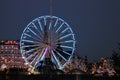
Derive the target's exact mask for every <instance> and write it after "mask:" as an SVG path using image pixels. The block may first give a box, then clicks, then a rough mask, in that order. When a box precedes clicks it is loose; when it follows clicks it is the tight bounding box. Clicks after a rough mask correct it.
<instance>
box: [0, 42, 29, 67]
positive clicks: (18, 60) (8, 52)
mask: <svg viewBox="0 0 120 80" xmlns="http://www.w3.org/2000/svg"><path fill="white" fill-rule="evenodd" d="M3 65H6V66H7V68H12V67H16V68H27V67H28V66H27V65H25V61H24V60H23V58H22V56H21V54H20V51H19V41H18V40H1V41H0V68H1V67H2V66H3Z"/></svg>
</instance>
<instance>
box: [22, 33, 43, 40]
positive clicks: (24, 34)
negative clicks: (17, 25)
mask: <svg viewBox="0 0 120 80" xmlns="http://www.w3.org/2000/svg"><path fill="white" fill-rule="evenodd" d="M24 35H26V36H28V37H30V38H32V39H34V40H37V41H42V40H40V39H37V38H34V37H32V36H31V35H29V34H27V33H24Z"/></svg>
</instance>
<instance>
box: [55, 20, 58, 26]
mask: <svg viewBox="0 0 120 80" xmlns="http://www.w3.org/2000/svg"><path fill="white" fill-rule="evenodd" d="M57 23H58V19H57V20H56V22H55V24H54V27H56V25H57Z"/></svg>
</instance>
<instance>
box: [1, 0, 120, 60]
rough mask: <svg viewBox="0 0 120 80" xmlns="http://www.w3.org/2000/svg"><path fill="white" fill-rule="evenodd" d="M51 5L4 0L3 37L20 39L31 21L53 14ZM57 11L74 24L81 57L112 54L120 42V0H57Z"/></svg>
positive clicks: (42, 0) (43, 1)
mask: <svg viewBox="0 0 120 80" xmlns="http://www.w3.org/2000/svg"><path fill="white" fill-rule="evenodd" d="M49 6H50V0H0V39H1V40H16V39H17V40H19V39H20V36H21V34H22V31H23V30H24V28H25V27H26V25H27V24H28V23H29V22H30V21H32V20H33V19H35V18H37V17H39V16H43V15H49V14H50V9H49V8H50V7H49ZM53 15H54V16H57V17H60V18H62V19H64V20H65V21H66V22H67V23H68V24H69V25H70V26H71V28H72V29H73V31H74V33H75V38H76V46H77V47H76V50H77V51H78V53H79V55H80V56H81V57H84V56H85V55H87V56H88V59H89V60H96V59H100V57H102V56H105V57H106V56H110V55H111V54H112V49H113V48H115V47H117V42H120V0H53Z"/></svg>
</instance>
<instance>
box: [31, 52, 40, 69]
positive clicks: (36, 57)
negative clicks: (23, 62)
mask: <svg viewBox="0 0 120 80" xmlns="http://www.w3.org/2000/svg"><path fill="white" fill-rule="evenodd" d="M38 57H39V54H38V55H36V56H35V58H34V59H33V60H32V61H31V62H30V64H31V65H32V64H33V63H35V61H36V60H37V59H38ZM35 64H36V63H35ZM35 64H34V67H35Z"/></svg>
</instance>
